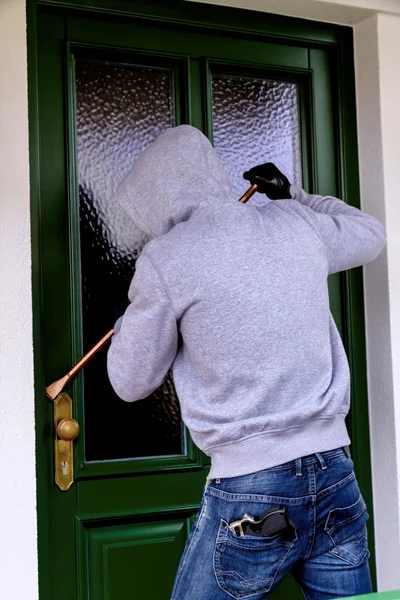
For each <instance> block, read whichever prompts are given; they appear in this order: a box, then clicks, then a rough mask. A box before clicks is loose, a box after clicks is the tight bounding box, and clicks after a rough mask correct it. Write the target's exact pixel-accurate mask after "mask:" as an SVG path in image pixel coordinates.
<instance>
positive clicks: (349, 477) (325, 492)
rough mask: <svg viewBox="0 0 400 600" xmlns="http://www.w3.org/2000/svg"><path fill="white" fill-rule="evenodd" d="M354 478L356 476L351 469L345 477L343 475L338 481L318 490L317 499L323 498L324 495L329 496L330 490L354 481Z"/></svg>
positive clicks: (334, 490) (333, 490)
mask: <svg viewBox="0 0 400 600" xmlns="http://www.w3.org/2000/svg"><path fill="white" fill-rule="evenodd" d="M355 478H356V476H355V474H354V471H352V472H351V473H350V475H346V477H344V478H343V479H341V480H340V481H337V482H336V483H333V484H332V485H330V486H329V487H327V488H325V489H324V490H321V491H320V492H318V493H317V499H318V500H322V498H325V496H329V495H330V494H332V492H336V491H337V490H340V489H341V488H342V487H345V486H346V485H347V484H348V483H351V482H352V481H354V480H355Z"/></svg>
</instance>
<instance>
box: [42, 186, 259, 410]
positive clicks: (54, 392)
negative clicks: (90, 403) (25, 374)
mask: <svg viewBox="0 0 400 600" xmlns="http://www.w3.org/2000/svg"><path fill="white" fill-rule="evenodd" d="M257 189H258V186H257V185H256V184H253V185H252V186H251V187H250V188H249V189H248V190H247V192H245V193H244V194H243V196H242V197H241V198H240V200H239V202H242V204H246V202H247V201H248V200H250V198H251V197H252V196H253V195H254V194H255V193H256V191H257ZM113 335H114V330H113V329H110V331H109V332H108V333H106V335H105V336H104V337H102V338H101V340H100V341H98V342H97V344H96V345H95V346H93V348H91V350H89V352H88V353H87V354H85V356H83V357H82V358H81V359H80V361H78V362H77V363H76V365H75V366H74V367H72V369H71V370H70V371H68V373H67V374H66V375H64V377H61V379H58V380H57V381H54V382H53V383H52V384H50V385H49V386H48V387H47V388H46V394H47V396H48V397H49V398H50V400H55V399H56V398H57V396H58V394H60V393H61V392H62V391H63V389H64V387H65V386H66V385H67V383H68V382H69V381H71V379H72V378H73V377H75V375H76V374H77V373H79V371H80V370H81V369H82V367H84V366H85V365H86V364H87V363H88V362H89V360H90V359H91V358H93V356H94V355H95V354H97V352H98V351H99V350H101V348H103V346H105V345H106V344H107V342H108V341H109V340H110V339H111V338H112V336H113Z"/></svg>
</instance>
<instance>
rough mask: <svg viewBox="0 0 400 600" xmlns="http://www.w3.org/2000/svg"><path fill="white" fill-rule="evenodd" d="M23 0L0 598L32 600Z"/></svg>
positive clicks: (0, 401)
mask: <svg viewBox="0 0 400 600" xmlns="http://www.w3.org/2000/svg"><path fill="white" fill-rule="evenodd" d="M26 70H27V62H26V35H25V2H24V0H1V1H0V316H1V318H0V430H1V433H0V596H1V597H2V598H4V599H6V598H7V599H9V600H20V599H21V600H22V599H24V600H34V599H36V598H37V587H38V576H37V544H36V482H35V431H34V412H33V409H34V397H33V362H32V309H31V249H30V219H29V165H28V113H27V107H28V104H27V71H26Z"/></svg>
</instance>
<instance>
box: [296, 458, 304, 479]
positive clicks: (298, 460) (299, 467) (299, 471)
mask: <svg viewBox="0 0 400 600" xmlns="http://www.w3.org/2000/svg"><path fill="white" fill-rule="evenodd" d="M301 475H303V461H302V460H301V458H296V477H300V476H301Z"/></svg>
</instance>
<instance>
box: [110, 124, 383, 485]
mask: <svg viewBox="0 0 400 600" xmlns="http://www.w3.org/2000/svg"><path fill="white" fill-rule="evenodd" d="M260 162H261V161H260ZM251 166H253V165H243V170H245V168H249V167H251ZM291 193H292V196H293V199H292V200H278V201H274V202H266V203H265V205H264V206H261V207H260V206H252V205H251V204H247V205H243V204H241V203H240V202H238V199H237V198H233V197H232V196H231V195H230V184H229V181H228V178H227V175H226V172H225V171H224V168H223V166H222V164H221V162H220V161H219V159H218V157H217V155H216V153H215V151H214V149H213V148H212V146H211V144H210V142H209V141H208V139H207V138H206V137H205V136H204V135H203V134H202V133H201V132H200V131H198V130H197V129H194V128H193V127H190V126H188V125H182V126H180V127H176V128H172V129H169V130H167V131H165V132H164V133H162V134H161V135H160V136H159V137H158V138H157V140H156V141H155V142H154V143H153V144H151V145H150V146H149V147H148V148H147V149H146V150H145V151H144V152H143V153H142V154H141V155H140V156H139V158H138V159H137V161H136V162H135V164H134V166H133V167H132V169H131V171H130V172H129V173H128V175H127V177H126V178H125V179H124V181H123V182H122V183H121V185H120V187H119V190H118V201H119V202H120V203H121V205H122V207H123V208H124V209H125V211H126V212H127V214H128V215H129V216H130V217H131V218H132V219H133V220H134V221H135V222H136V224H137V225H138V226H139V227H140V228H141V229H142V230H143V231H144V232H145V233H147V234H148V235H149V236H151V237H152V238H153V239H152V240H151V241H150V242H149V243H148V244H147V245H146V246H145V248H144V250H143V252H142V254H141V256H140V258H139V259H138V261H137V264H136V272H135V276H134V278H133V280H132V284H131V286H130V289H129V294H128V295H129V300H130V302H131V304H130V306H129V307H128V309H127V310H126V312H125V314H124V316H123V317H122V318H121V319H120V320H119V321H118V322H117V324H116V333H115V335H114V337H113V339H112V344H111V348H110V350H109V353H108V374H109V377H110V381H111V383H112V385H113V387H114V389H115V391H116V393H117V394H118V395H119V396H120V397H121V398H123V399H124V400H126V401H127V402H133V401H136V400H139V399H141V398H145V397H146V396H148V395H149V394H151V393H152V392H153V391H154V390H155V389H156V388H157V387H158V386H159V385H160V384H161V383H162V381H163V380H164V378H165V376H166V374H167V371H168V370H169V368H170V367H171V365H173V375H174V382H175V386H176V390H177V394H178V397H179V401H180V406H181V412H182V419H183V421H184V423H185V424H186V426H187V427H188V429H189V431H190V433H191V436H192V438H193V440H194V442H195V443H196V444H197V446H198V447H199V448H201V450H203V451H204V452H205V453H206V454H208V455H210V456H211V460H212V467H211V471H210V473H209V477H210V478H219V477H233V476H237V475H244V474H247V473H252V472H255V471H258V470H261V469H266V468H268V467H272V466H275V465H278V464H282V463H284V462H286V461H289V460H293V459H295V458H298V457H300V456H305V455H308V454H311V453H314V452H323V451H326V450H332V449H334V448H337V447H340V446H344V445H347V444H349V443H350V440H349V437H348V434H347V431H346V426H345V417H346V414H347V412H348V410H349V399H350V383H349V367H348V362H347V359H346V354H345V351H344V348H343V345H342V341H341V338H340V336H339V333H338V331H337V329H336V326H335V323H334V321H333V319H332V316H331V314H330V311H329V296H328V287H327V277H328V275H329V274H330V273H336V272H338V271H342V270H344V269H350V268H352V267H356V266H359V265H363V264H365V263H367V262H369V261H371V260H373V259H374V258H375V257H376V256H377V255H378V254H379V252H380V251H381V250H382V248H383V246H384V243H385V232H384V229H383V227H382V225H381V224H380V223H379V222H378V221H376V220H375V219H374V218H373V217H371V216H369V215H366V214H365V213H363V212H361V211H359V210H357V209H356V208H353V207H351V206H348V205H347V204H345V203H344V202H342V201H340V200H337V199H335V198H332V197H329V196H328V197H322V196H314V195H308V194H307V193H306V192H304V191H303V190H301V189H298V188H296V187H295V186H292V187H291Z"/></svg>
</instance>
